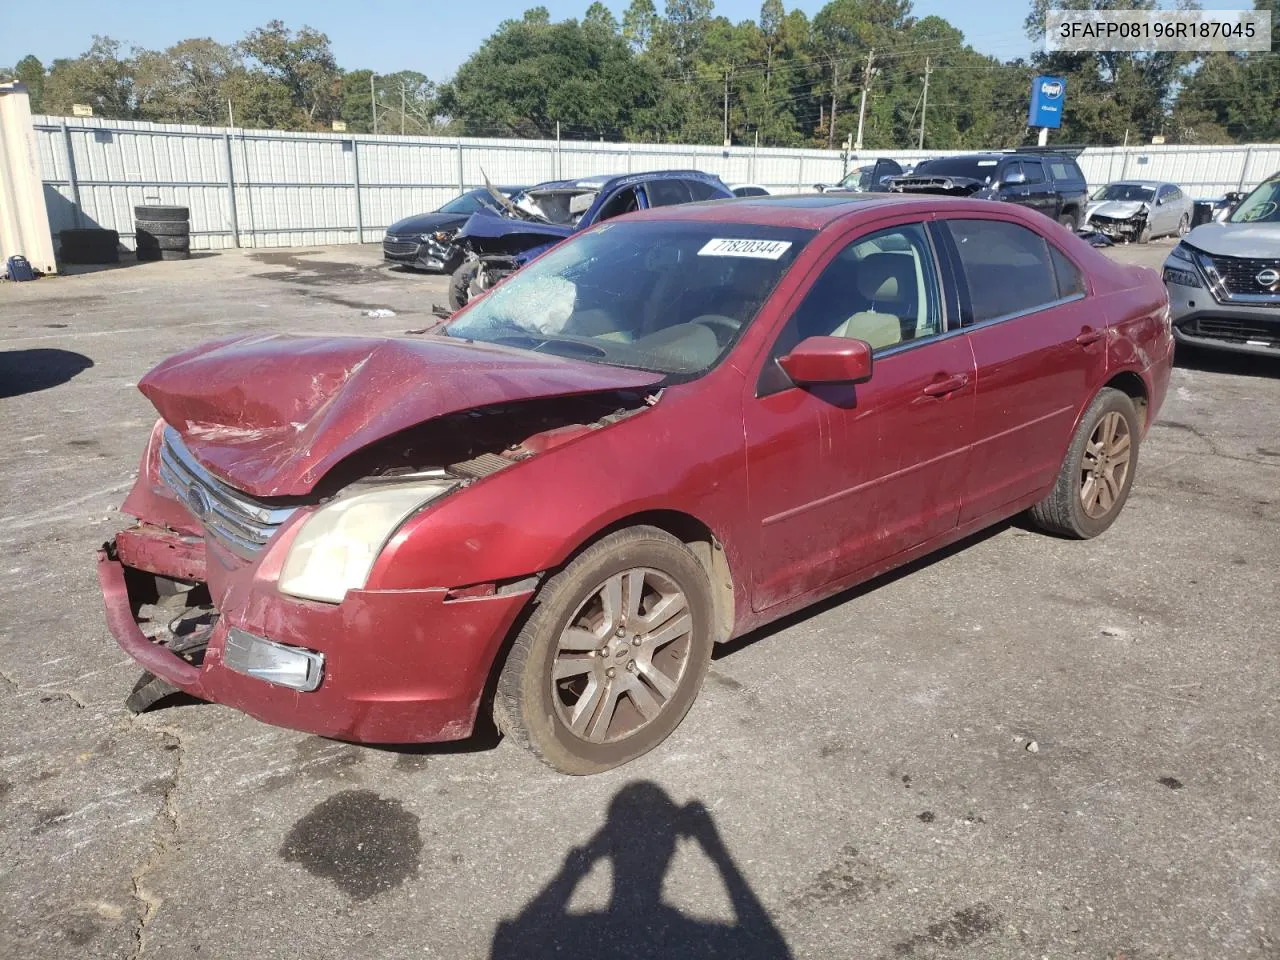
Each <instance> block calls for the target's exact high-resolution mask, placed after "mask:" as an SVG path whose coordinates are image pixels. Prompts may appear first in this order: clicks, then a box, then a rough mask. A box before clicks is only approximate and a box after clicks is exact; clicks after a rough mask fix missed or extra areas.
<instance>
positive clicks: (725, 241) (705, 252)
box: [698, 238, 791, 260]
mask: <svg viewBox="0 0 1280 960" xmlns="http://www.w3.org/2000/svg"><path fill="white" fill-rule="evenodd" d="M790 249H791V241H790V240H733V239H730V238H717V239H715V240H708V241H707V243H706V245H705V246H704V247H703V248H702V249H701V250H699V251H698V256H700V257H754V258H755V259H756V260H777V259H778V258H779V257H781V256H782V255H783V254H784V253H786V252H787V251H788V250H790Z"/></svg>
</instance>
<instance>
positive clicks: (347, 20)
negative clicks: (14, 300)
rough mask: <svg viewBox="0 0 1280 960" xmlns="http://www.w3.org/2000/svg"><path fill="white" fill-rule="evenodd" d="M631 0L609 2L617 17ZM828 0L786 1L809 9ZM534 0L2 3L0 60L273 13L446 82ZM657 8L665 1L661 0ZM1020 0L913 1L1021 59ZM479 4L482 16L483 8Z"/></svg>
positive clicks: (751, 9) (350, 58) (220, 29)
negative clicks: (97, 39)
mask: <svg viewBox="0 0 1280 960" xmlns="http://www.w3.org/2000/svg"><path fill="white" fill-rule="evenodd" d="M627 2H628V0H612V2H609V4H608V5H609V6H610V7H611V8H612V9H613V11H614V12H615V13H616V14H618V15H619V17H621V13H622V10H623V9H625V7H626V5H627ZM589 3H590V0H542V5H543V6H545V7H547V9H548V10H550V11H551V16H552V19H554V20H561V19H564V18H566V17H580V16H582V13H583V11H584V10H585V9H586V8H587V6H588V4H589ZM824 3H825V0H802V2H795V0H792V2H787V3H786V6H787V9H788V10H790V9H793V8H794V7H797V6H798V7H800V8H801V9H803V10H804V11H805V12H806V13H808V14H809V15H810V16H812V15H813V14H815V13H817V11H819V10H821V9H822V7H823V5H824ZM537 4H538V0H481V2H479V3H465V2H464V3H457V2H452V0H409V2H408V3H394V4H376V3H349V2H343V3H317V2H315V0H308V2H301V0H274V2H268V3H262V2H252V0H217V2H213V3H209V2H205V0H162V2H159V0H158V2H150V0H44V2H40V3H36V4H28V3H23V2H21V0H8V2H5V0H0V66H12V65H13V64H14V63H16V62H17V61H18V59H19V58H21V57H22V56H24V55H25V54H28V53H34V54H35V55H36V56H37V57H39V58H40V59H41V60H42V61H44V63H45V64H46V65H48V64H49V62H50V61H52V60H54V59H55V58H57V57H71V56H76V55H78V54H80V53H82V52H84V50H85V49H87V48H88V46H89V43H90V40H91V38H92V36H93V34H95V33H100V34H106V35H108V36H111V37H114V38H115V39H117V40H120V41H122V42H124V43H125V45H126V46H130V45H134V46H139V47H148V48H153V49H154V48H163V47H167V46H169V45H170V44H172V43H175V42H177V41H178V40H182V39H185V38H187V37H213V38H214V39H215V40H218V41H221V42H223V43H230V42H233V41H235V40H238V39H240V38H241V37H242V36H244V34H245V33H247V32H248V31H249V30H250V29H252V28H253V27H255V26H258V25H260V24H262V23H265V22H266V21H267V20H270V19H272V18H278V19H280V20H283V21H284V22H285V23H287V24H288V25H289V26H291V27H299V26H302V25H303V24H308V25H310V26H312V27H315V28H316V29H318V30H322V31H324V32H325V33H327V34H328V35H329V40H330V42H331V43H332V45H333V51H334V53H335V55H336V56H337V58H338V63H339V64H340V65H342V66H343V67H344V68H346V69H349V70H354V69H358V68H361V67H369V68H372V69H375V70H378V71H379V72H383V73H389V72H391V71H394V70H418V71H421V72H422V73H425V74H426V75H427V76H428V77H430V78H431V79H432V80H436V81H441V80H446V79H448V78H449V77H450V76H451V75H452V73H453V71H454V70H455V69H456V68H457V66H458V64H459V63H461V62H462V61H463V60H465V59H466V57H467V55H468V54H469V53H470V52H471V51H473V50H474V49H475V48H476V46H477V45H478V44H479V43H480V41H481V40H483V39H484V38H485V37H486V36H488V35H489V33H491V32H492V31H493V28H494V27H495V26H496V25H497V23H498V21H500V20H504V19H507V18H508V17H518V16H520V14H521V13H523V12H524V10H525V9H527V8H528V7H531V6H537ZM657 6H658V8H659V9H661V8H662V6H663V2H662V0H657ZM1028 6H1029V4H1028V3H1027V2H1026V0H994V2H993V0H986V2H983V3H963V4H959V3H956V2H955V0H951V2H950V3H948V2H945V0H916V3H915V15H916V16H917V17H923V16H927V15H929V14H937V15H939V16H942V17H946V18H947V19H948V20H950V21H951V22H952V23H953V24H954V25H955V26H957V27H958V28H959V29H961V30H962V31H964V34H965V37H966V39H967V40H968V41H969V43H971V44H972V45H973V46H974V47H976V48H977V49H978V50H981V51H982V52H984V53H990V54H994V55H995V56H998V57H1000V58H1002V59H1009V58H1012V57H1016V56H1025V55H1026V54H1028V53H1029V52H1030V44H1029V43H1028V41H1027V39H1026V37H1025V36H1024V35H1023V33H1022V20H1023V18H1024V17H1025V16H1026V14H1027V8H1028ZM481 10H483V15H481V13H480V11H481ZM759 12H760V0H716V13H718V14H722V15H724V16H727V17H729V18H730V19H732V20H735V21H738V20H746V19H755V18H756V17H757V16H758V15H759Z"/></svg>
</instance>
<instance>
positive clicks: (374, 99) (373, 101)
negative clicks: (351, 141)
mask: <svg viewBox="0 0 1280 960" xmlns="http://www.w3.org/2000/svg"><path fill="white" fill-rule="evenodd" d="M369 107H370V108H371V109H372V110H373V132H374V133H375V134H376V133H377V132H378V94H377V93H375V92H374V89H373V72H372V71H370V73H369Z"/></svg>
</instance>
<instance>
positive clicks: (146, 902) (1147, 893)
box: [0, 242, 1280, 960]
mask: <svg viewBox="0 0 1280 960" xmlns="http://www.w3.org/2000/svg"><path fill="white" fill-rule="evenodd" d="M1168 246H1169V244H1168V243H1167V242H1166V243H1159V244H1153V245H1151V246H1150V247H1145V248H1144V247H1124V248H1116V249H1115V250H1114V255H1116V256H1117V257H1119V258H1122V259H1125V260H1129V261H1131V262H1143V263H1147V264H1150V265H1156V264H1158V263H1159V262H1160V260H1162V259H1163V257H1164V255H1165V253H1166V252H1167V249H1168ZM378 256H379V254H378V251H377V250H376V248H373V247H348V248H325V249H323V250H278V251H257V252H250V251H243V252H235V253H226V254H221V255H205V256H203V257H198V258H196V259H193V260H191V261H187V262H182V263H158V264H146V265H136V266H135V265H128V266H121V267H120V268H118V269H111V270H103V271H99V272H84V273H81V274H79V275H76V276H70V277H64V278H59V279H51V280H44V281H41V282H39V283H33V284H27V285H4V286H0V340H3V341H4V342H3V344H2V345H0V411H3V422H4V424H5V434H4V437H5V442H4V444H3V445H2V446H0V478H2V480H0V491H2V494H3V496H2V498H0V545H3V547H4V556H3V558H2V559H0V878H2V882H0V931H3V933H0V956H3V957H14V958H18V957H21V958H45V957H48V958H66V957H138V956H151V957H164V958H192V957H215V958H224V957H225V958H231V957H241V956H253V957H261V958H275V957H281V958H283V957H309V958H328V957H334V958H338V957H342V958H347V957H351V958H359V957H371V958H372V957H377V958H386V960H391V958H400V957H441V958H450V960H466V958H482V957H488V956H493V957H504V958H505V957H524V958H540V957H549V956H559V955H561V954H564V955H576V956H580V957H615V956H616V957H622V956H666V957H686V958H702V957H721V956H722V957H734V958H743V957H761V958H764V957H779V956H788V955H790V956H794V957H814V958H827V957H859V958H861V957H866V958H880V957H886V958H924V957H945V958H961V957H974V958H978V957H981V958H1004V957H1009V958H1013V957H1019V958H1021V957H1052V958H1058V957H1090V958H1112V960H1117V958H1120V957H1124V958H1127V960H1154V958H1174V957H1177V958H1194V957H1203V958H1212V960H1222V958H1224V957H1228V956H1229V957H1276V956H1280V823H1278V822H1277V817H1276V811H1277V806H1276V797H1277V793H1278V792H1280V752H1278V750H1277V746H1276V744H1277V743H1278V742H1280V715H1278V713H1277V706H1276V705H1277V702H1278V700H1280V649H1278V648H1277V645H1276V644H1275V642H1274V635H1273V632H1272V631H1273V630H1274V624H1275V623H1276V622H1277V620H1278V619H1280V590H1277V589H1276V579H1277V578H1276V571H1277V569H1278V561H1280V538H1277V535H1276V534H1277V523H1278V521H1280V493H1278V492H1277V479H1280V417H1277V415H1276V411H1277V409H1280V360H1278V361H1277V362H1276V363H1272V364H1267V363H1263V362H1261V361H1256V362H1255V361H1249V362H1241V361H1236V360H1231V359H1217V358H1212V357H1203V358H1202V357H1195V358H1187V359H1180V361H1179V367H1178V369H1177V370H1176V371H1175V374H1174V380H1173V385H1172V387H1171V390H1170V395H1169V398H1168V401H1167V402H1166V404H1165V407H1164V410H1163V412H1162V414H1161V420H1160V422H1159V423H1158V424H1157V426H1156V427H1155V428H1154V429H1153V430H1152V432H1151V434H1150V436H1149V438H1148V440H1147V443H1146V444H1145V445H1144V447H1143V450H1142V462H1141V466H1140V469H1139V471H1138V479H1137V485H1136V487H1135V489H1134V492H1133V495H1132V497H1131V498H1130V500H1129V503H1128V505H1127V507H1126V509H1125V512H1124V514H1123V516H1122V517H1121V518H1120V520H1119V521H1118V522H1117V523H1116V525H1115V526H1114V527H1113V528H1112V529H1111V531H1110V532H1109V533H1107V534H1106V535H1105V536H1104V537H1102V538H1101V539H1099V540H1096V541H1093V542H1090V543H1071V542H1065V541H1060V540H1054V539H1050V538H1047V537H1043V536H1039V535H1036V534H1034V533H1031V532H1028V531H1026V530H1024V529H1022V528H1020V527H1019V526H1016V525H1008V526H1003V527H1001V528H998V529H996V530H994V531H990V532H988V533H987V534H984V535H982V536H979V537H977V538H974V539H973V540H971V541H970V542H968V543H965V544H962V545H961V546H960V547H958V548H956V549H952V550H948V551H946V552H944V553H942V554H940V555H937V556H934V557H931V558H929V559H928V560H927V561H925V562H921V563H918V564H915V565H913V566H912V567H911V568H910V569H909V570H907V571H905V572H902V573H899V574H898V575H895V576H892V577H888V578H884V579H882V580H880V581H877V582H876V583H873V584H871V585H869V586H868V587H866V588H863V589H859V590H857V591H855V592H852V593H848V594H845V595H842V596H840V597H838V598H836V599H835V600H833V601H831V602H828V603H826V604H823V605H822V606H820V607H818V608H815V609H813V610H811V611H808V612H807V613H806V614H805V615H803V616H798V617H793V618H791V619H789V620H788V621H786V622H785V623H782V624H780V625H777V626H775V627H772V628H770V629H768V630H765V631H762V632H760V633H758V634H756V635H753V636H751V637H749V638H746V640H744V641H740V642H737V643H735V644H734V645H733V647H732V648H731V649H727V650H725V651H722V653H721V654H720V655H719V656H718V658H717V660H716V662H715V663H714V664H713V668H712V673H711V675H710V678H709V681H708V683H707V685H706V688H705V689H704V691H703V695H702V697H701V698H700V700H699V702H698V704H697V705H696V706H695V707H694V709H693V711H692V713H691V714H690V715H689V718H688V719H687V720H686V721H685V723H684V724H683V725H682V726H681V728H680V729H679V730H678V731H677V733H676V734H675V736H674V737H673V738H672V740H671V741H670V742H669V743H668V744H667V745H666V746H665V747H664V748H662V749H660V750H658V751H656V752H655V753H653V754H651V755H649V756H648V757H646V758H643V759H642V760H641V761H639V762H637V763H634V764H632V765H630V766H627V767H625V768H623V769H621V770H617V771H614V772H613V773H610V774H606V775H603V776H599V777H593V778H589V779H585V780H584V779H571V778H565V777H561V776H558V775H556V774H554V773H553V772H551V771H549V770H548V769H546V768H544V767H542V766H540V765H539V764H538V763H537V762H535V761H533V760H532V759H530V758H529V757H527V756H526V755H525V754H523V753H522V752H521V751H520V750H518V749H516V748H514V747H512V746H510V745H506V744H497V745H495V744H492V743H488V742H479V743H468V744H463V745H460V746H452V747H449V748H443V749H442V748H422V749H413V750H404V751H397V750H386V749H370V748H362V747H357V746H351V745H347V744H342V743H336V742H332V741H327V740H322V739H319V738H316V737H311V736H306V735H303V734H298V733H293V732H289V731H285V730H278V729H274V728H271V727H267V726H264V725H262V724H259V723H257V722H256V721H254V720H251V719H249V718H247V717H245V716H242V715H240V714H237V713H235V712H233V711H231V710H228V709H224V708H222V707H217V706H210V705H201V704H189V705H184V706H177V707H172V708H170V709H165V710H161V711H157V712H153V713H150V714H147V715H144V716H141V717H138V718H136V719H134V718H131V717H130V716H129V715H128V713H127V712H126V711H125V710H124V708H123V700H124V698H125V696H126V695H127V693H128V691H129V689H130V687H131V686H132V684H133V682H134V680H135V679H136V677H137V675H138V670H137V668H136V667H134V666H133V665H132V664H131V662H130V661H129V660H128V658H127V657H125V656H124V655H123V654H122V653H121V652H120V650H119V649H118V648H117V647H116V645H115V643H114V642H113V641H112V639H111V637H110V636H109V635H108V633H107V631H106V628H105V626H104V623H103V618H102V612H101V604H100V600H99V597H98V592H97V587H96V581H95V577H94V561H93V550H94V548H95V547H97V546H98V545H99V544H100V543H101V542H102V541H103V540H105V539H106V538H108V537H109V536H110V535H111V534H112V532H113V531H114V530H115V529H117V528H118V527H119V526H121V525H123V523H124V522H125V521H124V519H123V518H122V517H121V516H120V515H119V514H118V513H116V512H115V510H114V507H115V506H117V505H118V504H119V502H120V500H121V499H122V498H123V496H124V493H125V491H126V489H127V488H128V486H129V484H130V481H131V477H132V474H133V471H134V469H135V467H136V465H137V458H138V455H139V452H140V450H141V448H142V445H143V443H144V441H145V439H146V436H147V431H148V429H149V427H150V424H151V422H152V419H153V414H152V413H151V412H150V407H149V406H148V404H147V403H146V401H145V400H144V399H143V397H142V396H141V395H140V394H139V393H138V392H137V391H136V390H135V389H134V384H135V383H136V381H137V380H138V378H139V377H140V376H141V375H142V374H143V373H144V372H145V371H146V370H147V369H148V368H150V367H151V366H152V365H153V364H154V363H156V362H157V361H158V360H160V359H161V358H163V357H164V356H166V355H167V354H170V353H172V352H175V351H177V350H179V349H181V348H183V347H185V346H188V345H190V344H192V343H194V342H196V341H199V340H201V339H205V338H211V337H214V336H221V335H225V334H228V333H232V332H238V331H255V330H299V329H301V330H316V331H331V332H356V331H361V332H373V333H390V334H398V333H403V332H404V331H406V330H410V329H414V328H420V327H423V326H425V325H427V324H428V323H429V322H430V320H431V315H430V308H431V305H432V303H436V302H443V300H444V283H443V281H442V280H441V279H439V278H431V277H424V276H418V275H412V274H405V273H399V272H393V271H389V270H386V269H384V268H383V267H382V266H381V264H380V262H379V260H378ZM370 310H390V311H394V314H395V315H394V316H385V315H383V316H376V317H368V316H366V311H370ZM614 882H616V884H617V885H616V887H615V886H613V885H612V883H614Z"/></svg>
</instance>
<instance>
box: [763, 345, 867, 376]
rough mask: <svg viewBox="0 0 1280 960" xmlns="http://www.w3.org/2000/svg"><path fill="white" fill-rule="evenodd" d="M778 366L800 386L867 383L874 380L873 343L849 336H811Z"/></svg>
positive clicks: (779, 362)
mask: <svg viewBox="0 0 1280 960" xmlns="http://www.w3.org/2000/svg"><path fill="white" fill-rule="evenodd" d="M778 366H780V367H781V368H782V371H783V372H784V373H785V374H786V375H787V376H788V377H790V378H791V381H792V383H795V384H796V385H797V386H802V387H803V386H809V385H812V384H821V383H864V382H866V381H867V380H870V379H871V344H869V343H867V342H866V341H865V340H853V339H851V338H849V337H808V338H806V339H804V340H801V341H800V342H799V343H798V344H796V345H795V347H794V348H793V349H792V350H791V352H790V353H788V354H787V355H786V356H785V357H779V358H778Z"/></svg>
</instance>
